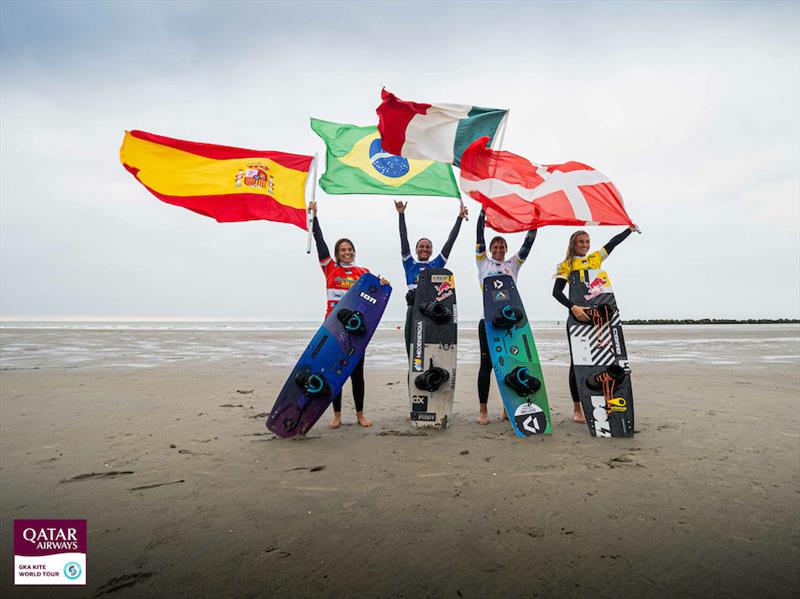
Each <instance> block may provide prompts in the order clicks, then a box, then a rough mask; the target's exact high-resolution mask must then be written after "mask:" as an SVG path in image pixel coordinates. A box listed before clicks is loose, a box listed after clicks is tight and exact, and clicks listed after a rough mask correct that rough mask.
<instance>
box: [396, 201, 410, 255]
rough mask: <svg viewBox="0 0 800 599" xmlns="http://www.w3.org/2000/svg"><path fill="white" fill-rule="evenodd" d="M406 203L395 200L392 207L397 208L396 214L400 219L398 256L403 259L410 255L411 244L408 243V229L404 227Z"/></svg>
mask: <svg viewBox="0 0 800 599" xmlns="http://www.w3.org/2000/svg"><path fill="white" fill-rule="evenodd" d="M406 204H407V202H398V201H395V203H394V207H395V208H396V209H397V215H398V217H399V219H400V256H401V257H402V258H403V260H405V259H406V257H407V256H410V255H411V246H410V245H408V229H406V215H405V212H406Z"/></svg>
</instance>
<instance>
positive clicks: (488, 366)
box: [475, 210, 536, 424]
mask: <svg viewBox="0 0 800 599" xmlns="http://www.w3.org/2000/svg"><path fill="white" fill-rule="evenodd" d="M485 226H486V215H485V214H484V213H483V210H481V214H480V216H479V217H478V233H477V244H476V246H475V260H476V262H477V265H478V280H479V281H480V284H481V290H483V280H484V279H485V278H486V277H491V276H493V275H509V276H510V277H511V278H512V279H514V282H515V283H516V282H517V274H518V273H519V269H520V268H521V267H522V265H523V264H524V263H525V259H526V258H527V257H528V254H529V253H530V251H531V246H533V241H534V240H535V239H536V229H534V230H532V231H528V234H527V235H526V236H525V241H523V242H522V247H521V248H519V251H518V252H517V253H516V254H514V255H513V256H511V258H509V259H508V260H506V252H507V251H508V244H507V243H506V240H505V239H504V238H502V237H500V236H497V237H494V238H493V239H492V241H491V243H490V244H489V255H488V256H487V254H486V240H485V239H484V236H483V231H484V228H485ZM478 340H479V342H480V346H481V366H480V368H479V369H478V401H479V402H480V411H479V413H478V424H489V412H488V410H487V408H486V402H487V401H488V400H489V384H490V381H491V376H492V359H491V357H490V356H489V343H488V341H487V340H486V324H485V321H484V319H483V318H481V321H480V323H478ZM503 418H507V416H506V414H505V410H503Z"/></svg>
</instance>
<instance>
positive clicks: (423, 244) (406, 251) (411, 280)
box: [394, 201, 468, 354]
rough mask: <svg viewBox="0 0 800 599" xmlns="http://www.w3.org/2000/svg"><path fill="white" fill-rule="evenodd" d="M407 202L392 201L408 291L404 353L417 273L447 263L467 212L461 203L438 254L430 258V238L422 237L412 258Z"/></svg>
mask: <svg viewBox="0 0 800 599" xmlns="http://www.w3.org/2000/svg"><path fill="white" fill-rule="evenodd" d="M407 204H408V202H399V201H395V203H394V207H395V208H396V209H397V213H398V216H399V219H400V255H401V256H402V258H403V269H404V270H405V273H406V284H407V285H408V293H407V294H406V303H407V304H408V308H407V309H406V324H405V340H406V354H408V353H409V351H410V349H409V348H410V344H411V316H412V312H413V310H414V294H415V293H416V289H417V280H418V279H419V275H420V273H421V272H422V271H423V270H425V269H426V268H444V265H445V264H447V259H448V258H449V257H450V250H452V249H453V244H454V243H455V242H456V238H457V237H458V232H459V230H460V229H461V221H462V220H464V219H465V218H466V217H467V214H468V211H467V207H466V206H464V205H463V204H462V205H461V209H460V210H459V211H458V218H456V224H455V225H453V230H452V231H450V236H449V237H448V238H447V241H445V243H444V245H443V246H442V251H441V252H440V253H439V255H438V256H436V257H435V258H434V259H433V260H431V259H430V258H431V254H433V244H432V243H431V240H430V239H428V238H427V237H423V238H422V239H420V240H419V241H417V245H416V246H415V248H414V249H415V251H416V254H417V259H416V260H414V258H413V257H412V256H411V247H410V246H409V245H408V231H407V230H406V215H405V212H406V205H407Z"/></svg>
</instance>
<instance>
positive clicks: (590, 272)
mask: <svg viewBox="0 0 800 599" xmlns="http://www.w3.org/2000/svg"><path fill="white" fill-rule="evenodd" d="M606 258H608V254H607V253H606V250H605V249H599V250H597V251H596V252H592V253H591V254H589V255H588V256H584V257H583V258H580V257H576V258H573V259H572V264H571V265H570V264H569V263H568V262H567V261H566V260H565V261H564V262H562V263H561V264H559V265H558V270H557V271H556V276H555V278H556V279H566V280H567V281H569V275H570V274H571V273H573V272H579V273H580V280H581V281H582V282H583V283H585V284H586V291H587V293H586V295H584V299H586V300H587V301H588V300H590V299H592V298H593V297H595V296H597V295H600V294H601V293H613V290H612V289H611V279H609V278H608V274H606V271H604V270H600V266H601V264H602V262H603V260H605V259H606Z"/></svg>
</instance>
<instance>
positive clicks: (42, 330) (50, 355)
mask: <svg viewBox="0 0 800 599" xmlns="http://www.w3.org/2000/svg"><path fill="white" fill-rule="evenodd" d="M477 324H478V323H477V321H462V322H460V323H459V334H460V335H459V345H458V359H459V362H460V363H463V364H471V363H478V362H479V358H480V354H479V348H478V341H477V334H476V331H477ZM402 326H403V323H402V322H398V321H383V322H382V323H381V325H380V327H379V330H378V332H377V333H376V334H375V337H374V338H373V340H372V342H371V343H370V346H369V348H368V351H367V360H368V362H369V364H371V365H374V366H387V367H399V368H402V367H404V366H405V364H406V355H405V351H404V349H403V338H402ZM318 327H319V322H316V321H314V322H312V321H291V322H287V321H281V322H232V321H220V322H207V321H204V322H165V321H153V322H143V321H127V322H126V321H80V322H79V321H75V322H63V321H62V322H42V321H36V322H33V321H29V322H26V321H7V320H5V321H0V370H5V371H8V370H33V369H36V370H38V369H49V368H62V369H63V368H154V367H157V366H159V365H162V364H166V363H171V362H180V361H188V360H191V361H219V360H231V359H234V360H240V361H253V360H255V361H262V360H263V361H264V362H265V363H268V364H270V365H282V366H292V365H294V364H295V362H296V361H297V359H298V358H299V357H300V354H301V353H302V352H303V350H304V349H305V347H306V345H307V344H308V341H309V340H310V339H311V337H312V336H313V334H314V332H315V331H316V330H317V328H318ZM531 327H532V330H533V333H534V337H535V339H536V346H537V349H538V352H539V356H540V359H541V361H542V362H543V363H549V364H552V365H557V366H568V365H569V347H568V345H567V339H566V333H565V323H564V322H563V321H534V322H532V323H531ZM625 341H626V346H627V350H628V357H629V359H630V360H631V363H645V362H664V363H670V362H674V363H693V364H700V365H710V366H720V367H730V366H734V365H742V366H750V367H753V366H758V365H762V366H764V365H768V364H785V365H790V366H793V367H798V366H800V324H775V325H771V324H761V325H629V326H626V327H625Z"/></svg>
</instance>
